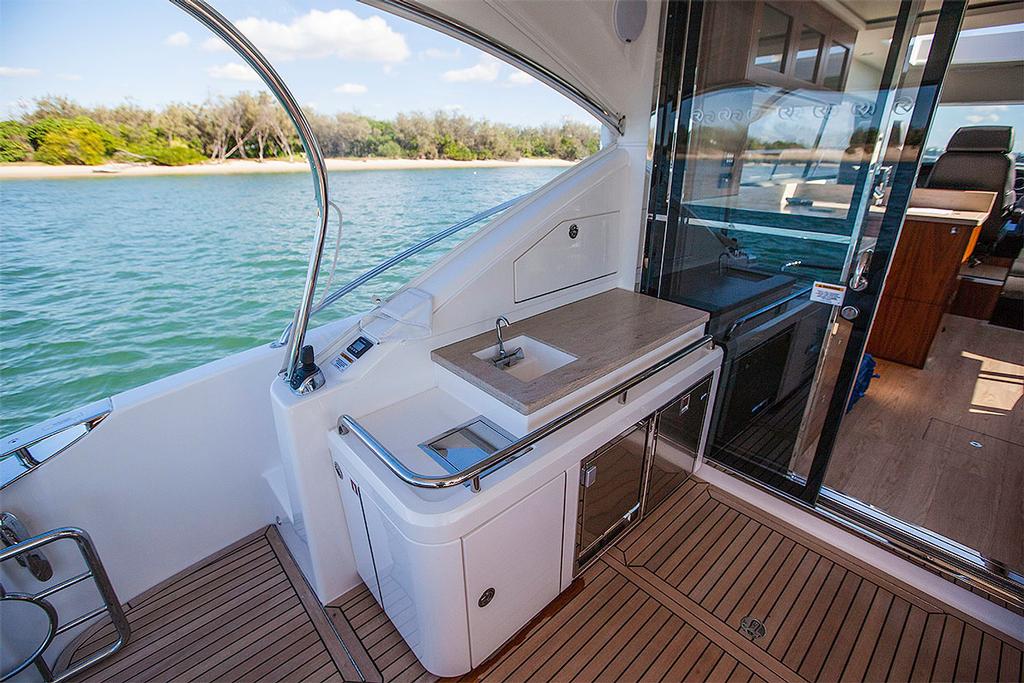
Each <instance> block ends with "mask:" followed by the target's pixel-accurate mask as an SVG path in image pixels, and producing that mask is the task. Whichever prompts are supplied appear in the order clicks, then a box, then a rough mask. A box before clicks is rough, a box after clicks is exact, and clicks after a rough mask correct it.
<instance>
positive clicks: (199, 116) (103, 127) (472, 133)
mask: <svg viewBox="0 0 1024 683" xmlns="http://www.w3.org/2000/svg"><path fill="white" fill-rule="evenodd" d="M309 119H310V125H311V126H312V128H313V132H314V134H315V135H316V137H317V139H318V140H319V142H320V146H321V148H322V150H323V152H324V155H325V156H328V157H385V158H407V159H454V160H458V161H468V160H473V159H511V160H514V159H519V158H521V157H540V158H552V157H557V158H560V159H567V160H576V159H582V158H584V157H586V156H589V155H590V154H593V153H594V152H596V151H597V149H598V147H599V136H598V130H597V127H596V126H588V125H586V124H583V123H579V122H575V121H566V122H564V123H562V124H560V125H544V126H512V125H508V124H503V123H493V122H491V121H487V120H478V119H472V118H470V117H468V116H465V115H462V114H458V113H455V112H445V111H436V112H433V113H420V112H412V113H407V114H398V115H397V116H396V117H395V118H394V119H393V120H381V119H374V118H371V117H369V116H363V115H361V114H352V113H339V114H320V113H317V112H310V113H309ZM301 153H302V146H301V144H300V143H299V139H298V136H297V135H296V133H295V129H294V127H293V126H292V124H291V121H290V120H289V119H288V116H287V114H285V112H284V110H283V109H282V108H281V106H280V105H279V104H278V103H277V101H276V100H274V99H273V98H272V97H271V96H270V95H269V94H267V93H265V92H259V93H249V92H242V93H239V94H237V95H235V96H233V97H230V98H227V97H218V98H211V99H208V100H206V101H205V102H203V103H201V104H197V105H196V104H178V103H175V104H169V105H167V106H165V107H163V108H162V109H158V110H156V109H146V108H143V107H139V106H137V105H134V104H131V103H125V104H120V105H117V106H114V107H106V106H103V107H85V106H82V105H80V104H78V103H76V102H74V101H72V100H70V99H67V98H64V97H52V96H51V97H44V98H40V99H38V100H35V101H34V103H33V104H32V105H31V106H30V107H29V108H27V109H26V111H25V112H24V113H23V114H22V115H21V116H20V117H18V118H17V119H12V120H7V121H0V162H12V161H39V162H43V163H46V164H86V165H96V164H102V163H106V162H108V161H126V162H132V161H134V162H141V163H153V164H159V165H167V166H178V165H183V164H193V163H200V162H203V161H207V160H214V161H224V160H226V159H258V160H261V161H262V160H263V159H268V158H287V159H294V158H295V157H296V156H298V155H301Z"/></svg>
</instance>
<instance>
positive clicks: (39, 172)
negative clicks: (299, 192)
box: [0, 159, 576, 180]
mask: <svg viewBox="0 0 1024 683" xmlns="http://www.w3.org/2000/svg"><path fill="white" fill-rule="evenodd" d="M575 163H576V162H573V161H563V160H561V159H520V160H519V161H498V160H495V161H450V160H448V159H327V170H329V171H384V170H406V169H434V168H499V167H520V168H521V167H527V166H572V165H574V164H575ZM232 173H309V165H308V164H306V162H305V161H298V160H296V161H281V160H278V159H273V160H267V161H262V162H260V161H255V160H252V159H229V160H227V161H224V162H212V161H211V162H207V163H204V164H193V165H189V166H140V165H135V164H104V165H102V166H47V165H46V164H36V163H13V164H0V179H6V180H13V179H55V178H109V177H113V176H156V175H226V174H232Z"/></svg>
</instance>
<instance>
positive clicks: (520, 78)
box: [506, 71, 537, 85]
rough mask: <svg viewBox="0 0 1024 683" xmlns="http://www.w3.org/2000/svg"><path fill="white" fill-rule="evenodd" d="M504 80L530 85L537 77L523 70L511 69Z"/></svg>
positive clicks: (514, 83)
mask: <svg viewBox="0 0 1024 683" xmlns="http://www.w3.org/2000/svg"><path fill="white" fill-rule="evenodd" d="M506 80H507V81H508V82H509V83H511V84H512V85H531V84H533V83H536V82H537V79H535V78H534V77H533V76H531V75H530V74H528V73H526V72H523V71H513V72H512V73H510V74H509V75H508V78H507V79H506Z"/></svg>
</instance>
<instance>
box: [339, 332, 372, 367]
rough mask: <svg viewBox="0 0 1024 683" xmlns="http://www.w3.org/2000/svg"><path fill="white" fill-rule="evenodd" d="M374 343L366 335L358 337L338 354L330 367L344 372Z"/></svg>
mask: <svg viewBox="0 0 1024 683" xmlns="http://www.w3.org/2000/svg"><path fill="white" fill-rule="evenodd" d="M373 345H374V341H373V340H372V339H370V338H369V337H367V336H366V335H359V336H358V337H357V338H356V340H355V341H353V342H352V343H351V344H349V345H348V347H346V348H345V350H344V351H342V352H341V353H339V354H338V355H337V356H336V357H335V359H334V360H333V361H331V365H333V366H334V367H336V368H338V370H340V371H341V372H344V371H345V370H346V369H347V368H348V367H349V366H350V365H352V364H353V363H355V362H356V361H357V360H359V359H360V358H362V357H363V354H365V353H366V352H367V351H369V350H370V348H371V347H373Z"/></svg>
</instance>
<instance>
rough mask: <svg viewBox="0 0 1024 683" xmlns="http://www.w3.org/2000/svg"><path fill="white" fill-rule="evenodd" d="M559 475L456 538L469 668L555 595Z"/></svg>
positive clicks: (559, 563)
mask: <svg viewBox="0 0 1024 683" xmlns="http://www.w3.org/2000/svg"><path fill="white" fill-rule="evenodd" d="M564 500H565V475H564V474H562V475H561V476H559V477H558V478H557V479H554V480H552V481H550V482H548V483H547V484H545V485H544V486H543V487H541V488H540V489H538V490H536V491H534V492H533V493H532V494H530V495H529V496H527V497H526V498H524V499H523V500H521V501H519V502H518V503H516V504H515V505H513V506H512V507H511V508H509V509H508V510H506V511H505V512H503V513H501V514H500V515H498V516H497V517H495V518H494V519H492V520H491V521H489V522H487V523H486V524H484V525H483V526H482V527H480V528H478V529H476V530H474V531H473V532H471V533H470V534H468V535H467V536H465V537H464V538H463V539H462V554H463V559H464V563H465V568H466V603H467V607H468V610H469V640H470V653H471V655H472V659H473V666H479V665H480V664H481V663H483V661H484V660H486V659H487V658H488V657H489V656H490V655H491V654H493V653H494V651H495V650H497V649H498V648H499V647H501V645H502V644H503V643H504V642H505V641H506V640H508V639H509V638H511V637H512V636H513V635H514V634H515V633H516V631H518V630H519V629H520V628H522V627H523V626H524V625H525V624H526V623H527V622H528V621H529V620H530V619H532V618H533V616H534V615H536V614H537V613H538V612H540V611H541V610H542V609H544V607H545V605H547V604H548V603H549V602H551V601H552V600H554V599H555V597H556V596H557V595H558V593H559V585H560V575H561V568H562V513H563V507H564Z"/></svg>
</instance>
